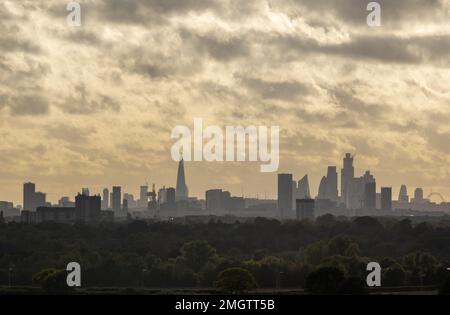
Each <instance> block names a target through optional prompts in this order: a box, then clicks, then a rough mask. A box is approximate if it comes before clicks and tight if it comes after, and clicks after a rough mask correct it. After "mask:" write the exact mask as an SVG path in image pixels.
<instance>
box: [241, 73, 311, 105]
mask: <svg viewBox="0 0 450 315" xmlns="http://www.w3.org/2000/svg"><path fill="white" fill-rule="evenodd" d="M240 82H242V85H243V86H244V87H245V88H247V90H249V91H250V92H252V93H254V94H256V95H258V96H259V97H261V98H263V99H272V100H283V101H295V100H298V99H300V98H301V97H304V96H306V95H309V94H311V93H313V92H314V90H313V88H312V87H310V86H308V85H307V84H304V83H301V82H298V81H267V80H263V79H258V78H246V77H243V78H241V79H240Z"/></svg>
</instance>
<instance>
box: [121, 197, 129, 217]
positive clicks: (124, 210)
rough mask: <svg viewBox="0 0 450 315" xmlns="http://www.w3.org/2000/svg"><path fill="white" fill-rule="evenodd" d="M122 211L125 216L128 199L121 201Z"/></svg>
mask: <svg viewBox="0 0 450 315" xmlns="http://www.w3.org/2000/svg"><path fill="white" fill-rule="evenodd" d="M122 210H123V212H124V213H125V214H126V213H128V199H126V198H124V199H123V201H122Z"/></svg>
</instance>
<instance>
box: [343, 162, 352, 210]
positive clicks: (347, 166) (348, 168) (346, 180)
mask: <svg viewBox="0 0 450 315" xmlns="http://www.w3.org/2000/svg"><path fill="white" fill-rule="evenodd" d="M343 164H344V167H343V168H342V170H341V197H342V198H341V199H342V202H343V203H344V204H345V205H346V206H347V208H350V207H349V205H350V201H349V197H348V196H349V194H348V192H347V190H348V186H349V185H350V183H351V181H352V179H353V178H354V177H355V168H354V167H353V156H352V155H351V154H350V153H346V154H345V158H344V160H343Z"/></svg>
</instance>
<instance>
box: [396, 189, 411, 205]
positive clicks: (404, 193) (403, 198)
mask: <svg viewBox="0 0 450 315" xmlns="http://www.w3.org/2000/svg"><path fill="white" fill-rule="evenodd" d="M398 201H399V202H402V203H408V202H409V196H408V189H407V188H406V185H402V186H401V187H400V192H399V194H398Z"/></svg>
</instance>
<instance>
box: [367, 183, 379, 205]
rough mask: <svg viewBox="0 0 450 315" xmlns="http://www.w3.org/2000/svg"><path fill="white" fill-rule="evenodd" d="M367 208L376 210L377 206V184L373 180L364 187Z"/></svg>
mask: <svg viewBox="0 0 450 315" xmlns="http://www.w3.org/2000/svg"><path fill="white" fill-rule="evenodd" d="M364 188H365V189H364V201H365V208H366V209H369V210H374V209H376V207H377V184H376V183H375V182H374V181H373V182H368V183H365V187H364Z"/></svg>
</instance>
